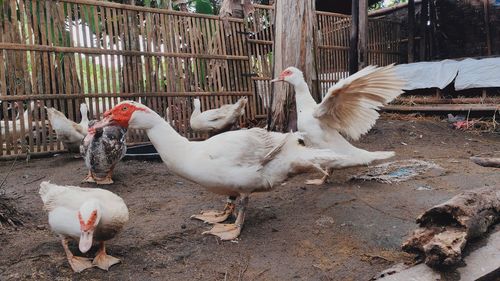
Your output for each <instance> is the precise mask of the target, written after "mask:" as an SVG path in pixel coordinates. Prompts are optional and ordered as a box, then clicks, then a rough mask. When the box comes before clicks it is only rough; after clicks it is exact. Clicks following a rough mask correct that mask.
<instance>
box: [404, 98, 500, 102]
mask: <svg viewBox="0 0 500 281" xmlns="http://www.w3.org/2000/svg"><path fill="white" fill-rule="evenodd" d="M397 102H398V103H414V104H444V103H447V104H500V98H499V97H486V98H424V97H399V98H398V99H397Z"/></svg>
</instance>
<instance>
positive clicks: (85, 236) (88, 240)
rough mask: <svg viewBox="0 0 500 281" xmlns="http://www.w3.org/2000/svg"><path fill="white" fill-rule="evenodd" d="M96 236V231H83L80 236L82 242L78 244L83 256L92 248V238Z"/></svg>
mask: <svg viewBox="0 0 500 281" xmlns="http://www.w3.org/2000/svg"><path fill="white" fill-rule="evenodd" d="M93 235H94V230H89V231H82V232H81V234H80V242H79V243H78V249H80V252H82V253H83V254H84V253H86V252H87V251H88V250H90V248H91V247H92V236H93Z"/></svg>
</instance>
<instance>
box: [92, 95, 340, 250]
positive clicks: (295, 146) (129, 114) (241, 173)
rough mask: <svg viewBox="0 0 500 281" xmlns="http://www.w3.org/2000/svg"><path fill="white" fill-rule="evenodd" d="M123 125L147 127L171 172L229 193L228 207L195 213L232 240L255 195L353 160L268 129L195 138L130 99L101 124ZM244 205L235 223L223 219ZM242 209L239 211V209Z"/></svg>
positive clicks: (108, 114) (114, 109) (218, 232)
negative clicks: (293, 178) (323, 167)
mask: <svg viewBox="0 0 500 281" xmlns="http://www.w3.org/2000/svg"><path fill="white" fill-rule="evenodd" d="M108 125H119V126H123V127H128V128H130V129H141V130H145V132H146V134H147V135H148V138H149V140H150V141H151V143H152V144H153V145H154V147H155V148H156V150H157V151H158V153H159V155H160V156H161V158H162V160H163V161H164V162H165V163H166V164H167V166H168V167H169V171H171V172H173V173H175V174H177V175H179V176H181V177H184V178H186V179H188V180H191V181H193V182H195V183H198V184H200V185H201V186H203V187H205V188H206V189H208V190H209V191H211V192H214V193H217V194H221V195H225V196H227V197H228V199H229V200H228V201H229V202H228V203H227V204H226V205H225V207H224V209H223V210H222V211H215V210H209V211H203V212H201V213H200V214H197V215H194V216H192V218H194V219H199V220H202V221H204V222H207V223H210V224H213V225H214V226H213V228H212V229H211V230H209V231H206V232H204V233H206V234H212V235H215V236H218V237H220V238H221V239H222V240H232V239H235V238H237V237H238V236H239V235H240V232H241V229H242V227H243V223H244V220H245V213H246V207H247V204H248V198H249V196H250V194H252V193H254V192H268V191H271V190H273V189H274V188H276V187H277V186H280V185H281V183H282V182H283V181H285V180H286V179H287V178H288V177H289V175H293V174H297V173H300V172H304V171H308V170H315V171H316V170H318V169H319V168H318V167H319V166H321V165H327V166H330V165H331V166H335V167H341V166H343V165H346V164H349V159H348V158H345V157H343V156H342V155H340V154H337V153H333V152H331V151H329V150H318V149H313V148H307V147H304V146H303V145H302V144H301V142H300V136H298V135H296V134H291V133H290V134H282V133H276V132H268V131H267V130H265V129H262V128H252V129H248V130H239V131H229V132H225V133H221V134H218V135H216V136H213V137H211V138H209V139H207V140H204V141H189V140H188V139H186V138H185V137H183V136H181V135H179V134H178V133H177V132H176V131H175V130H174V129H173V128H172V127H171V126H170V124H169V123H168V122H166V121H165V120H164V118H162V117H161V116H160V115H158V114H157V113H156V112H154V111H153V110H151V109H149V108H148V107H146V106H144V105H142V104H139V103H136V102H132V101H124V102H121V103H119V104H118V105H116V106H115V107H114V108H112V109H110V110H109V111H107V112H106V113H105V114H104V119H103V122H102V124H101V126H108ZM237 197H240V198H241V199H240V208H239V209H238V211H237V216H236V221H235V222H234V223H223V222H224V221H226V220H227V219H228V218H229V217H230V216H231V214H232V213H233V211H235V210H236V205H235V202H234V200H235V199H236V198H237ZM235 212H236V211H235Z"/></svg>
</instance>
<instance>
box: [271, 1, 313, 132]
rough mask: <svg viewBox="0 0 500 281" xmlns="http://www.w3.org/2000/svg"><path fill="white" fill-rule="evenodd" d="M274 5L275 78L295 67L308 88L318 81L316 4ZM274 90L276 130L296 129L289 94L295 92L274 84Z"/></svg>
mask: <svg viewBox="0 0 500 281" xmlns="http://www.w3.org/2000/svg"><path fill="white" fill-rule="evenodd" d="M275 5H276V6H275V7H276V9H275V11H276V19H275V22H276V23H275V25H274V26H275V29H276V32H275V34H276V36H275V40H274V50H275V51H274V76H278V75H279V74H280V73H281V71H283V70H284V69H285V68H287V67H289V66H295V67H297V68H298V69H300V70H302V72H303V73H304V78H305V80H306V83H307V85H309V86H311V85H312V81H314V80H316V79H317V77H316V67H315V65H314V63H315V59H314V42H313V41H314V40H313V36H314V34H315V32H316V27H315V26H316V14H315V10H316V6H315V2H314V1H310V0H281V1H276V4H275ZM273 87H274V88H273V90H274V101H273V104H272V110H273V121H274V124H275V125H277V126H276V127H277V130H282V131H290V129H294V130H296V121H295V119H296V110H295V100H294V96H293V95H289V94H290V93H292V92H291V91H290V88H289V86H288V85H286V84H285V83H274V85H273ZM312 95H313V96H315V95H316V93H312ZM287 99H288V102H287ZM272 127H274V126H272Z"/></svg>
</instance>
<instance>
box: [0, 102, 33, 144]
mask: <svg viewBox="0 0 500 281" xmlns="http://www.w3.org/2000/svg"><path fill="white" fill-rule="evenodd" d="M16 104H17V103H16ZM20 107H21V108H22V106H20ZM34 108H35V102H34V101H31V102H30V103H29V105H28V108H26V110H24V112H23V117H22V118H19V113H18V115H17V117H16V120H7V121H5V123H3V122H1V123H3V124H2V125H4V126H2V128H1V130H0V132H1V133H2V136H5V135H6V134H9V135H12V136H13V139H17V138H19V137H21V136H20V134H21V127H22V126H24V132H25V133H26V134H27V133H28V132H29V125H30V121H29V118H28V117H29V115H30V114H31V112H32V111H33V109H34ZM1 123H0V124H1Z"/></svg>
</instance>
